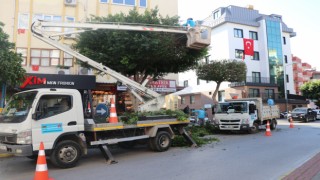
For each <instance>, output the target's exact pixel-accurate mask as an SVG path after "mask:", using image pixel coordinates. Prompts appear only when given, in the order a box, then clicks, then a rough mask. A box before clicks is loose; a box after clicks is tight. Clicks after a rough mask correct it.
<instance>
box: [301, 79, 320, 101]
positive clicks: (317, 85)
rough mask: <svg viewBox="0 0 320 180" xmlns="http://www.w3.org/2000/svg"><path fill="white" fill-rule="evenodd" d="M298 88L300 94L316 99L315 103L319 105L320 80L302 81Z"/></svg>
mask: <svg viewBox="0 0 320 180" xmlns="http://www.w3.org/2000/svg"><path fill="white" fill-rule="evenodd" d="M300 90H301V92H302V95H303V96H304V97H306V98H308V99H311V100H317V102H316V105H317V106H320V80H316V81H309V82H307V83H304V84H303V85H302V86H301V87H300Z"/></svg>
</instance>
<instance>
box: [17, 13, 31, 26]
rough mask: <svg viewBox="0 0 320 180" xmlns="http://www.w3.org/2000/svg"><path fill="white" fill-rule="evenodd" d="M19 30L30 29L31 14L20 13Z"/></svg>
mask: <svg viewBox="0 0 320 180" xmlns="http://www.w3.org/2000/svg"><path fill="white" fill-rule="evenodd" d="M18 29H29V14H28V13H19V17H18Z"/></svg>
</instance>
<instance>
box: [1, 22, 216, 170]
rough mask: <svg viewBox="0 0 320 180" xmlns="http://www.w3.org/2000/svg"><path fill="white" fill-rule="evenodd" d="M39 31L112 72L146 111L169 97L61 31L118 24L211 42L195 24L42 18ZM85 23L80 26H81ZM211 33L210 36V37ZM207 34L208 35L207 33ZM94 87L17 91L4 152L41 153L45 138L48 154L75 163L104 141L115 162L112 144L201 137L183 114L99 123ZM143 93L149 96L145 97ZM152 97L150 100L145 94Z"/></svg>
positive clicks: (59, 162) (6, 113) (163, 143)
mask: <svg viewBox="0 0 320 180" xmlns="http://www.w3.org/2000/svg"><path fill="white" fill-rule="evenodd" d="M48 27H60V28H77V29H78V30H77V31H73V32H66V33H59V34H50V33H52V32H47V31H48V29H49V28H48ZM31 29H32V32H33V35H34V36H35V37H37V38H39V39H40V40H42V41H44V42H47V43H48V44H50V45H52V46H54V47H56V48H58V49H60V50H62V51H64V52H66V53H68V54H70V55H72V56H74V57H76V58H77V59H78V60H80V61H82V62H84V63H86V64H88V65H89V66H91V67H92V68H94V69H96V70H98V71H101V72H103V73H106V74H109V75H111V76H112V77H114V78H115V79H117V80H118V81H120V82H122V84H124V85H126V86H127V87H128V88H129V89H130V90H131V92H132V93H133V94H134V95H135V96H136V97H137V98H139V99H140V100H141V101H142V102H143V104H142V106H141V110H142V111H146V110H148V111H150V110H158V109H160V108H161V107H163V103H164V97H163V96H161V95H160V94H158V93H156V92H154V91H152V90H150V89H148V88H146V87H144V85H140V84H138V83H136V82H135V81H133V80H131V79H129V78H127V77H125V76H123V75H121V74H120V73H117V72H115V71H114V70H112V69H110V68H108V67H106V66H104V65H102V64H99V63H97V62H95V61H93V60H91V59H90V58H88V57H85V56H83V55H81V54H79V53H77V52H75V51H74V50H72V49H71V48H69V47H68V46H66V45H63V44H61V43H59V39H60V38H59V37H58V38H54V37H57V36H64V35H66V34H72V33H79V32H83V31H88V30H97V29H113V30H136V31H154V32H155V33H156V32H158V31H162V32H169V33H183V34H187V35H188V38H189V39H188V44H187V46H188V47H190V48H196V49H199V48H205V47H207V46H208V45H209V44H210V28H205V29H203V27H195V28H193V29H191V31H187V30H176V29H170V28H169V29H165V28H156V27H143V26H135V25H121V24H116V25H115V24H92V23H52V22H41V21H37V22H35V23H34V24H33V25H32V28H31ZM79 29H80V30H79ZM205 37H206V38H205ZM203 38H205V39H203ZM90 92H91V91H90V90H84V91H79V90H76V89H45V88H44V89H33V90H28V91H24V92H20V93H17V94H15V95H13V96H12V98H11V100H10V101H9V102H8V103H7V105H6V107H5V108H4V109H3V111H2V113H1V115H0V127H1V128H0V153H9V154H13V155H16V156H27V157H30V158H32V157H36V155H37V151H38V150H39V145H40V142H43V143H44V147H45V151H46V155H47V156H49V157H50V160H51V162H52V163H53V164H54V165H56V166H58V167H61V168H70V167H74V166H75V165H76V164H77V162H78V160H79V158H80V157H81V156H82V155H84V154H86V153H87V150H88V148H91V147H98V148H99V149H100V150H101V152H102V154H103V155H104V157H105V158H106V160H107V161H108V162H109V163H113V162H115V160H114V158H113V156H112V154H111V152H110V151H109V150H108V147H107V145H110V144H117V143H119V144H123V145H132V144H133V143H134V142H135V141H138V140H139V141H140V140H146V141H147V143H148V144H149V147H150V148H151V149H152V150H155V151H166V150H167V149H168V148H169V147H170V146H171V140H172V139H173V138H174V135H175V134H176V133H178V134H182V135H183V136H184V137H185V138H186V140H187V141H188V142H189V143H190V144H192V145H193V146H196V143H195V142H194V141H193V140H192V138H190V136H189V135H188V134H187V133H186V131H185V130H184V127H185V126H186V125H188V124H189V121H187V120H186V121H179V120H177V118H172V117H171V118H170V117H166V116H165V117H162V118H160V117H153V118H152V119H147V120H143V121H142V120H138V121H137V123H136V124H133V125H128V124H124V123H122V122H119V123H96V122H95V121H94V118H93V117H94V116H93V114H92V113H93V110H92V107H91V111H90V112H91V115H90V114H89V115H88V112H89V111H87V107H88V106H87V105H88V102H92V99H91V94H90ZM140 95H143V96H144V97H141V96H140ZM146 99H147V100H148V101H145V100H146Z"/></svg>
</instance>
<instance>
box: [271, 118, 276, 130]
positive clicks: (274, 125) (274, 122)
mask: <svg viewBox="0 0 320 180" xmlns="http://www.w3.org/2000/svg"><path fill="white" fill-rule="evenodd" d="M276 128H277V121H276V120H272V121H271V124H270V129H271V130H275V129H276Z"/></svg>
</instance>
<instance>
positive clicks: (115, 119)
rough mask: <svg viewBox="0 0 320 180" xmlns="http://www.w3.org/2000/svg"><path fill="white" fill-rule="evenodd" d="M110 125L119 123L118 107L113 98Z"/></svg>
mask: <svg viewBox="0 0 320 180" xmlns="http://www.w3.org/2000/svg"><path fill="white" fill-rule="evenodd" d="M109 123H118V117H117V111H116V106H115V104H114V100H113V98H111V108H110V118H109Z"/></svg>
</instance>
